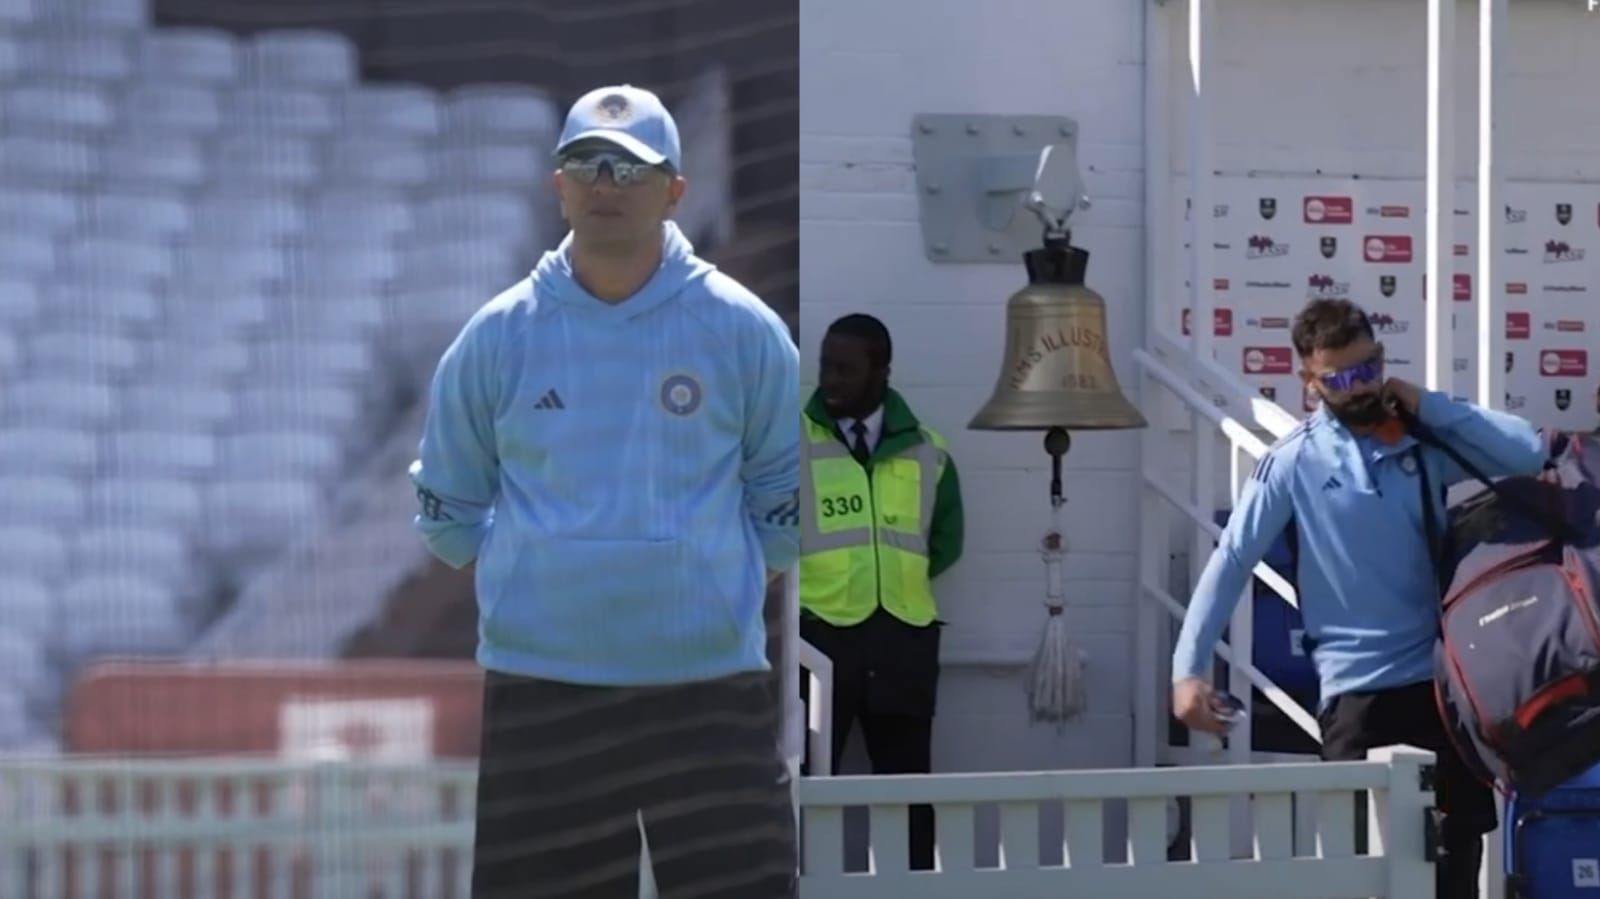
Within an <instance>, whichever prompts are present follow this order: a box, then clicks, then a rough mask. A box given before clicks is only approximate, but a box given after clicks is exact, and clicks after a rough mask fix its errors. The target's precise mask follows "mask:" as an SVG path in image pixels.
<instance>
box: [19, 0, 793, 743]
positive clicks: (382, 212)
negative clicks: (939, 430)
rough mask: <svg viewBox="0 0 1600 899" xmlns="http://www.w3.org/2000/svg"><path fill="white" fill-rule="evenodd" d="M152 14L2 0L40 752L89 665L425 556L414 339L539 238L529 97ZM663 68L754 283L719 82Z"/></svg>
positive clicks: (262, 615)
mask: <svg viewBox="0 0 1600 899" xmlns="http://www.w3.org/2000/svg"><path fill="white" fill-rule="evenodd" d="M151 22H152V19H151V15H150V11H149V10H148V9H147V8H146V5H145V3H143V2H141V0H0V496H3V497H4V498H5V501H6V515H5V516H4V519H3V521H0V753H4V752H16V751H30V752H31V751H46V752H47V751H50V750H51V749H52V748H53V747H54V746H55V745H56V742H57V740H58V739H59V727H60V717H61V703H62V697H63V695H64V693H65V691H66V689H67V688H68V686H69V685H70V684H71V683H72V681H73V679H74V678H75V677H77V676H78V675H79V673H80V672H81V671H82V670H83V666H84V665H85V663H87V662H89V661H92V660H95V659H103V658H106V657H108V656H135V657H138V656H151V655H163V656H167V655H189V656H191V657H199V658H216V657H221V658H229V657H239V656H248V657H251V658H261V657H274V656H281V657H296V658H302V657H326V656H335V655H338V654H340V652H341V648H342V647H343V646H344V645H345V644H346V642H347V641H349V640H350V639H351V638H352V636H354V635H356V634H358V633H362V632H363V631H367V632H370V630H371V628H372V626H373V622H374V621H375V620H377V619H381V618H382V616H383V615H384V614H385V610H386V608H387V606H388V603H389V601H390V597H391V595H392V594H393V593H394V592H395V591H396V589H397V588H399V587H401V586H402V585H404V584H407V583H412V582H415V581H416V580H417V579H418V578H423V577H425V576H426V575H427V573H428V571H429V568H428V565H429V560H428V559H427V557H426V555H425V553H424V552H423V551H422V549H421V546H420V543H419V542H418V541H417V540H416V539H415V537H414V535H413V534H412V533H411V532H410V530H409V528H408V520H409V516H410V514H411V508H410V504H411V495H410V491H409V489H408V488H407V486H406V483H405V479H404V468H405V463H406V462H407V461H408V460H409V458H410V455H411V454H412V453H413V452H414V450H415V438H416V433H417V425H418V421H419V417H420V415H421V412H422V410H421V407H420V406H419V405H418V402H417V400H418V396H419V393H420V390H421V388H422V387H423V386H424V384H425V381H426V378H427V377H428V375H430V374H431V371H432V367H433V362H434V360H435V359H436V358H437V354H438V351H439V350H440V349H441V348H442V347H443V346H444V345H445V343H446V342H447V341H448V340H449V339H450V338H451V337H452V336H453V335H454V334H455V332H456V330H457V329H458V328H459V326H460V324H461V323H462V322H463V321H464V320H465V318H466V317H467V315H469V314H470V313H471V312H472V311H473V310H474V309H475V308H477V306H479V305H480V304H482V303H483V302H484V301H486V300H487V299H488V298H489V297H491V296H492V295H493V294H495V293H496V292H498V291H500V290H502V289H504V288H505V287H506V286H508V285H509V284H511V283H512V282H513V281H514V280H515V279H517V278H518V277H521V276H522V275H523V274H524V273H526V271H527V270H528V269H529V268H530V267H531V266H532V265H533V263H534V262H535V261H536V259H537V257H538V255H539V254H540V253H542V252H543V251H544V250H545V249H547V248H548V247H549V246H551V245H552V244H553V243H554V242H555V241H556V240H557V239H559V237H560V235H561V233H562V228H561V223H560V221H559V216H558V215H557V211H556V209H555V208H554V206H553V204H552V202H551V199H550V197H549V194H548V193H547V192H546V191H545V190H544V189H543V188H544V180H545V177H546V171H547V169H548V162H547V158H546V157H545V155H544V154H545V153H546V150H547V148H548V147H550V146H551V145H552V144H553V141H554V137H555V134H556V133H557V131H558V129H559V125H560V116H561V113H562V111H563V110H562V107H563V100H562V98H561V97H557V96H555V95H554V94H553V93H552V92H547V91H545V90H541V89H540V88H538V87H534V86H529V85H514V84H504V83H499V84H469V85H463V86H460V87H456V88H453V89H451V90H448V91H438V90H434V89H430V88H427V87H422V86H416V85H406V84H396V83H374V82H365V81H363V80H362V79H361V77H360V74H361V72H362V66H361V64H360V62H361V61H360V59H359V54H358V52H357V49H356V46H355V44H353V43H352V42H351V41H350V40H349V39H348V38H347V37H346V36H344V35H342V34H340V33H339V32H337V31H322V30H317V29H309V28H284V29H278V30H266V31H258V32H255V33H253V34H250V35H248V36H239V35H236V34H232V33H230V32H227V31H224V30H220V29H215V28H209V27H198V26H184V27H156V26H154V25H152V24H151ZM685 84H686V87H685V88H684V90H683V91H682V96H676V97H671V96H669V100H674V101H675V105H676V107H677V108H678V110H679V117H680V120H681V121H682V124H683V127H684V130H685V132H686V134H692V135H693V140H692V141H690V142H689V143H688V146H687V147H686V151H687V167H688V169H689V171H688V172H687V174H688V175H689V177H690V178H691V181H692V182H693V184H694V191H693V193H692V194H691V196H692V198H693V202H692V203H690V204H687V205H686V206H685V208H684V209H683V210H682V214H681V216H680V220H681V222H682V224H683V225H684V227H685V229H686V230H687V231H688V232H689V233H690V234H691V236H692V237H693V238H694V239H695V240H696V241H697V242H698V243H700V244H701V249H702V251H705V252H707V254H708V255H710V256H712V258H719V253H725V254H727V258H730V259H732V260H733V261H732V263H731V264H730V266H729V267H730V268H731V269H733V271H734V273H735V274H736V275H744V276H745V277H751V273H753V272H756V271H759V270H760V269H762V268H763V267H769V268H770V266H769V265H767V263H768V260H770V259H771V258H772V253H773V252H774V247H778V248H779V250H778V251H779V252H781V248H782V245H783V243H784V241H785V240H787V239H788V238H787V237H786V236H785V235H782V234H779V235H778V236H777V237H776V238H774V237H773V236H772V234H771V233H764V232H763V233H746V234H740V233H737V232H736V230H735V222H734V213H733V209H734V206H735V203H734V198H733V195H732V186H731V185H732V181H733V175H732V172H733V170H734V169H735V168H736V163H735V161H734V160H733V158H732V156H731V150H730V146H731V133H732V130H733V126H732V124H731V120H730V109H729V104H730V101H729V89H728V85H727V81H726V78H725V76H724V75H723V73H721V72H720V71H718V70H717V69H715V68H707V69H706V70H705V71H702V72H697V73H696V74H694V75H693V77H691V78H688V79H685ZM741 266H742V267H743V268H742V269H741ZM756 286H758V287H760V285H759V284H758V285H756ZM784 311H785V313H786V314H788V315H792V310H784ZM791 321H792V318H791Z"/></svg>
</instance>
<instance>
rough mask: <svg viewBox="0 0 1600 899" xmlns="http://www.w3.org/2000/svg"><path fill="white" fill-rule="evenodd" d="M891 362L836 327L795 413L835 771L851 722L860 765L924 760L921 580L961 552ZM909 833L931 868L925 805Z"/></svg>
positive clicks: (863, 337) (947, 491) (884, 351)
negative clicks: (857, 728) (894, 383)
mask: <svg viewBox="0 0 1600 899" xmlns="http://www.w3.org/2000/svg"><path fill="white" fill-rule="evenodd" d="M892 357H893V345H892V343H891V341H890V338H889V330H888V329H887V328H885V327H884V325H883V323H882V322H880V321H879V320H878V319H876V318H873V317H872V316H870V315H861V314H854V315H847V316H845V317H843V318H841V319H839V320H838V321H836V322H834V323H833V324H832V325H831V326H829V328H828V331H827V334H826V335H825V336H824V338H823V341H822V355H821V369H820V372H819V375H818V389H817V391H816V392H815V393H814V394H813V395H812V396H811V398H810V400H809V402H808V403H807V404H806V408H805V410H804V412H803V414H802V416H801V429H802V434H801V448H800V452H801V457H800V458H801V477H800V491H801V496H800V523H801V536H800V609H801V612H800V635H801V636H802V637H803V638H804V639H805V640H806V641H807V642H808V643H810V644H811V645H812V646H814V647H816V648H817V649H818V650H819V651H821V652H822V653H823V654H824V655H826V656H827V657H828V658H829V659H830V660H832V662H833V769H834V770H833V773H835V774H837V773H838V772H839V759H840V757H841V756H842V755H843V752H844V747H845V743H846V742H847V740H848V738H849V736H850V729H851V727H852V726H853V725H854V724H855V723H856V722H857V721H859V722H860V723H861V732H862V736H863V737H864V738H865V740H866V745H867V756H868V758H869V759H870V760H871V762H872V773H874V774H926V773H930V772H931V771H932V768H933V763H932V744H933V714H934V706H935V700H936V696H937V692H938V689H937V688H938V680H939V632H940V628H942V627H943V622H941V621H939V620H938V606H937V604H936V603H935V601H934V596H933V590H932V587H931V585H930V582H931V581H932V580H933V579H934V578H936V577H938V576H939V575H940V574H942V573H943V572H944V571H946V570H948V569H949V568H950V566H952V565H954V564H955V562H956V560H957V559H959V558H960V557H961V544H962V535H963V529H964V525H963V520H962V509H961V486H960V482H959V481H958V480H957V476H956V466H955V463H954V462H953V461H952V460H951V458H950V453H949V451H948V450H947V449H946V447H945V441H944V438H943V437H941V436H940V435H939V434H938V433H937V432H935V431H934V430H933V429H932V428H929V427H928V426H926V425H924V424H922V423H921V422H919V421H918V420H917V417H916V415H915V414H913V413H912V411H911V407H910V406H908V405H907V404H906V401H905V399H904V398H903V397H901V396H900V394H899V393H897V392H895V391H894V390H892V389H890V388H889V363H890V361H891V359H892ZM808 680H809V679H808V678H802V679H801V684H802V691H803V692H802V695H804V691H806V690H807V688H808V683H807V682H808ZM909 829H910V847H909V849H910V857H911V867H912V868H913V869H915V870H931V869H932V868H933V848H934V825H933V809H932V807H931V806H926V805H923V806H914V807H913V808H912V809H911V818H910V822H909Z"/></svg>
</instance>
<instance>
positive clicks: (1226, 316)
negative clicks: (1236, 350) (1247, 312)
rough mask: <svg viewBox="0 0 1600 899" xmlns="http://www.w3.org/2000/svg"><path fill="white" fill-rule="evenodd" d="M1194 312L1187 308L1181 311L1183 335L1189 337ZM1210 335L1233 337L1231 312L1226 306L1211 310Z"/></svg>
mask: <svg viewBox="0 0 1600 899" xmlns="http://www.w3.org/2000/svg"><path fill="white" fill-rule="evenodd" d="M1193 324H1194V312H1193V311H1192V310H1190V309H1188V308H1187V307H1185V308H1184V310H1183V334H1184V336H1185V337H1187V336H1189V332H1190V331H1191V330H1192V329H1193ZM1211 333H1212V334H1215V335H1216V336H1218V337H1231V336H1232V335H1233V310H1232V309H1229V308H1227V307H1226V306H1215V307H1213V308H1212V310H1211Z"/></svg>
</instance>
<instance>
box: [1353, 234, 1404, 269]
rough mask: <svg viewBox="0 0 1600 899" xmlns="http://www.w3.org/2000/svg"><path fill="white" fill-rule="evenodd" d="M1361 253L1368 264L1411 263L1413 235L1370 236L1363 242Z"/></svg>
mask: <svg viewBox="0 0 1600 899" xmlns="http://www.w3.org/2000/svg"><path fill="white" fill-rule="evenodd" d="M1361 253H1362V256H1363V257H1364V258H1365V259H1366V260H1367V261H1368V262H1410V261H1411V235H1409V234H1370V235H1368V236H1366V237H1364V238H1362V240H1361Z"/></svg>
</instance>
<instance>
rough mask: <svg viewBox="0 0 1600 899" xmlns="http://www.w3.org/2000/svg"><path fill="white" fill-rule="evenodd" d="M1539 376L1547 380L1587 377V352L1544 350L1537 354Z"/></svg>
mask: <svg viewBox="0 0 1600 899" xmlns="http://www.w3.org/2000/svg"><path fill="white" fill-rule="evenodd" d="M1539 374H1541V375H1544V376H1545V377H1547V378H1583V377H1587V376H1588V374H1589V351H1588V350H1545V351H1544V352H1542V353H1540V354H1539Z"/></svg>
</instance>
